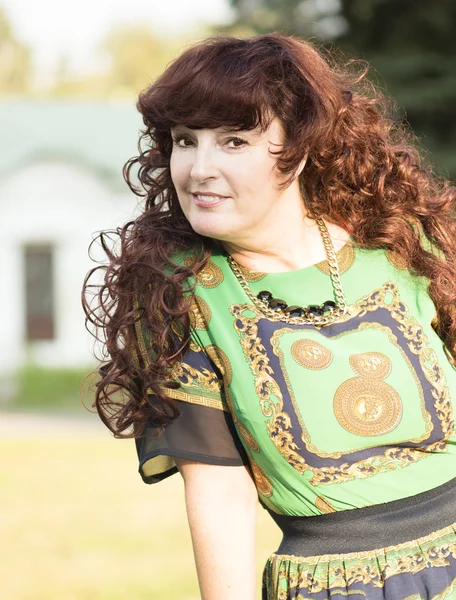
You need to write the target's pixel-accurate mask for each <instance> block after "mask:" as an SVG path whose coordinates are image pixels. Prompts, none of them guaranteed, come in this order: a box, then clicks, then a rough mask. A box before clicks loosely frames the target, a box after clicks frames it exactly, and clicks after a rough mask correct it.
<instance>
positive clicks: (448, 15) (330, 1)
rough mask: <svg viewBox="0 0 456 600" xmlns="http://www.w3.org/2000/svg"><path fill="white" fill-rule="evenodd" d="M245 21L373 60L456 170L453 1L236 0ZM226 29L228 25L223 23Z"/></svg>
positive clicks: (449, 168) (380, 77)
mask: <svg viewBox="0 0 456 600" xmlns="http://www.w3.org/2000/svg"><path fill="white" fill-rule="evenodd" d="M230 3H231V5H232V7H233V8H234V9H235V13H236V18H235V21H234V23H233V25H232V28H234V29H236V28H239V27H240V26H241V25H242V24H243V25H244V26H248V27H249V28H250V29H251V30H252V31H254V32H257V33H265V32H268V31H272V30H281V31H285V32H288V33H292V34H295V35H298V36H301V37H304V38H307V39H309V38H316V39H317V40H318V41H320V42H321V43H324V44H327V45H328V46H332V45H333V43H335V46H336V47H338V48H340V49H341V50H342V51H343V52H344V54H346V55H347V56H348V57H359V58H363V59H365V60H367V61H368V62H369V64H370V65H371V66H372V67H373V71H372V72H371V75H370V76H371V77H373V78H375V79H376V83H379V84H380V86H381V87H383V88H384V89H386V91H387V93H388V94H390V95H391V96H393V97H394V98H395V100H396V102H397V105H398V106H399V107H401V109H405V116H406V119H407V121H408V122H409V123H410V125H411V126H412V128H413V129H414V131H415V132H416V133H417V135H418V136H419V137H420V138H421V139H422V141H423V144H424V145H425V146H426V147H427V148H428V149H429V150H431V151H432V153H433V161H434V162H436V163H439V164H440V165H442V166H443V169H444V173H445V174H450V175H451V176H453V177H456V119H455V117H454V105H455V103H456V44H455V43H454V31H455V26H456V3H455V2H454V0H433V2H429V1H428V0H368V1H366V0H286V1H284V0H230ZM223 30H224V31H230V27H225V28H224V29H223Z"/></svg>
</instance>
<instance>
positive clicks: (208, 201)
mask: <svg viewBox="0 0 456 600" xmlns="http://www.w3.org/2000/svg"><path fill="white" fill-rule="evenodd" d="M192 198H193V201H194V203H195V204H196V205H197V206H201V207H203V208H210V207H212V206H217V205H218V204H221V203H222V202H223V201H224V200H226V199H227V196H219V195H218V194H214V193H212V192H206V193H204V194H202V193H192Z"/></svg>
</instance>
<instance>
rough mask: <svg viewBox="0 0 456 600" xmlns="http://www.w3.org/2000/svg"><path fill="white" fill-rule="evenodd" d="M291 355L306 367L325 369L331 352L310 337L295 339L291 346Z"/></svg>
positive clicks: (328, 363) (330, 357) (331, 355)
mask: <svg viewBox="0 0 456 600" xmlns="http://www.w3.org/2000/svg"><path fill="white" fill-rule="evenodd" d="M291 355H292V357H293V358H294V359H295V361H296V362H297V363H298V364H300V365H302V366H303V367H306V369H313V370H320V369H326V367H328V366H329V365H330V364H331V362H332V359H333V353H332V352H331V350H328V348H325V347H324V346H323V345H322V344H319V343H318V342H316V341H314V340H310V339H305V338H303V339H300V340H296V342H294V343H293V345H292V346H291Z"/></svg>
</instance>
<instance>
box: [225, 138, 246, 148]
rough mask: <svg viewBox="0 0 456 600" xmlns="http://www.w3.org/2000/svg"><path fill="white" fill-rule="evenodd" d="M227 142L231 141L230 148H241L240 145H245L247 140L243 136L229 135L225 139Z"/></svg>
mask: <svg viewBox="0 0 456 600" xmlns="http://www.w3.org/2000/svg"><path fill="white" fill-rule="evenodd" d="M226 142H227V144H229V143H230V142H233V144H234V145H233V146H229V147H230V148H241V147H242V146H245V145H246V144H248V142H247V140H244V139H243V138H240V137H230V138H228V139H227V140H226Z"/></svg>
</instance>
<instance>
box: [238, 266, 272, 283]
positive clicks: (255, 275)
mask: <svg viewBox="0 0 456 600" xmlns="http://www.w3.org/2000/svg"><path fill="white" fill-rule="evenodd" d="M239 268H240V269H241V271H242V274H243V275H244V277H245V278H246V280H247V281H249V282H250V283H253V282H255V281H260V280H261V279H263V278H264V277H266V275H267V273H261V272H260V271H250V269H246V267H243V266H241V265H239Z"/></svg>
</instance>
